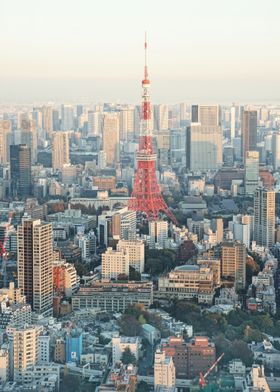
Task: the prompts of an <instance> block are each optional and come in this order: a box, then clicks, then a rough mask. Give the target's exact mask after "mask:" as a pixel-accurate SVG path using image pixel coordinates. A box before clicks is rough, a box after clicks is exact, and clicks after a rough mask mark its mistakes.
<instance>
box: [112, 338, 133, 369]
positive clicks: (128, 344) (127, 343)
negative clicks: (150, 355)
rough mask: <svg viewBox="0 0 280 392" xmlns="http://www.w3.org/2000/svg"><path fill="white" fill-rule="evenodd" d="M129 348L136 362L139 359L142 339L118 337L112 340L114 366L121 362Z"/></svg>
mask: <svg viewBox="0 0 280 392" xmlns="http://www.w3.org/2000/svg"><path fill="white" fill-rule="evenodd" d="M127 348H129V349H130V351H131V353H132V354H133V355H134V356H135V359H136V361H138V358H139V350H140V338H139V337H138V336H133V337H128V336H116V337H113V339H112V361H113V365H115V364H116V363H117V362H120V361H121V358H122V354H123V353H124V351H125V349H127Z"/></svg>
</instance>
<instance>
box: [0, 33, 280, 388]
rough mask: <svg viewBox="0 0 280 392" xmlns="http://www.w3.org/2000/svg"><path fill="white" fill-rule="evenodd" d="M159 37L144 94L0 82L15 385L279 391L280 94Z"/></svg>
mask: <svg viewBox="0 0 280 392" xmlns="http://www.w3.org/2000/svg"><path fill="white" fill-rule="evenodd" d="M150 50H151V48H150V45H149V42H148V39H147V36H145V40H144V48H143V63H142V64H139V75H142V79H141V80H139V84H138V85H135V90H136V91H138V92H139V94H138V95H139V103H138V104H136V105H135V104H132V103H131V104H130V103H121V102H93V101H90V100H85V101H82V100H79V101H78V100H77V101H75V100H68V101H66V100H65V101H53V102H50V101H48V100H45V101H44V100H42V101H36V102H32V103H30V102H29V101H28V100H27V101H26V103H17V101H15V102H14V103H11V102H8V101H7V102H5V101H4V100H3V99H2V98H1V101H0V391H3V392H16V391H21V392H28V391H40V392H59V391H60V392H68V391H69V392H71V391H75V392H79V391H81V392H89V391H96V392H153V391H154V392H196V391H197V392H198V391H204V392H235V391H239V392H270V391H271V392H273V391H275V392H277V391H278V392H279V391H280V264H279V262H280V104H277V103H271V104H269V103H267V102H264V103H263V104H262V103H258V104H256V103H254V102H252V103H250V102H247V103H246V102H242V103H238V102H233V103H231V104H228V103H225V104H224V103H222V102H220V103H215V104H207V103H204V102H197V101H195V102H189V101H188V102H187V101H186V102H179V103H175V104H174V103H154V102H153V92H152V91H150V90H151V89H150V87H151V86H152V85H153V76H154V75H151V76H150V72H149V53H150ZM143 65H144V69H143V71H142V73H141V69H142V67H143ZM0 93H1V92H0Z"/></svg>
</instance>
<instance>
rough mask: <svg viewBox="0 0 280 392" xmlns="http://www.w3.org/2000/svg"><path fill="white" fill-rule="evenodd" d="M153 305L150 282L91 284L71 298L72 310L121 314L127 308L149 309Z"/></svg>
mask: <svg viewBox="0 0 280 392" xmlns="http://www.w3.org/2000/svg"><path fill="white" fill-rule="evenodd" d="M152 303H153V284H152V282H128V283H114V282H105V281H103V282H100V281H97V282H93V283H92V285H91V286H90V287H81V288H80V289H79V291H78V292H77V293H75V294H74V295H73V297H72V309H73V310H79V309H92V308H98V309H101V310H106V311H108V312H123V311H124V310H125V309H126V308H127V307H128V306H130V305H134V304H143V305H144V306H145V307H146V308H149V307H150V305H152Z"/></svg>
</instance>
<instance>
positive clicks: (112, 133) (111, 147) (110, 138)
mask: <svg viewBox="0 0 280 392" xmlns="http://www.w3.org/2000/svg"><path fill="white" fill-rule="evenodd" d="M102 128H103V150H104V151H105V153H106V161H107V165H108V166H115V165H116V163H118V162H119V144H120V121H119V113H105V114H104V115H103V127H102Z"/></svg>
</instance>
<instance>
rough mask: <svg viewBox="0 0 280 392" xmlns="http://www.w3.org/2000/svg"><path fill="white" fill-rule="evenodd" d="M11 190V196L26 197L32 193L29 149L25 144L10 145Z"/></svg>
mask: <svg viewBox="0 0 280 392" xmlns="http://www.w3.org/2000/svg"><path fill="white" fill-rule="evenodd" d="M10 167H11V191H12V195H13V196H15V197H16V196H17V197H21V198H24V197H27V196H30V195H31V193H32V184H31V150H30V147H28V146H27V145H26V144H19V145H17V146H10Z"/></svg>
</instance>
